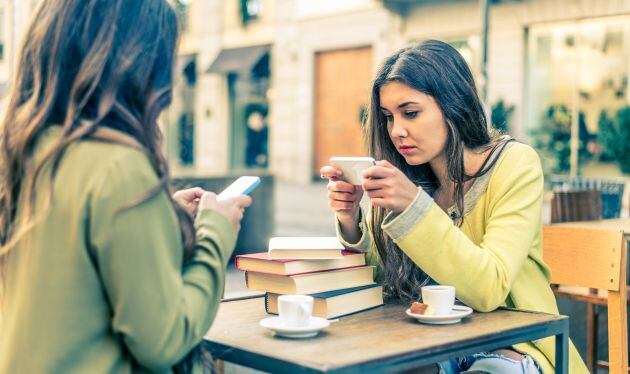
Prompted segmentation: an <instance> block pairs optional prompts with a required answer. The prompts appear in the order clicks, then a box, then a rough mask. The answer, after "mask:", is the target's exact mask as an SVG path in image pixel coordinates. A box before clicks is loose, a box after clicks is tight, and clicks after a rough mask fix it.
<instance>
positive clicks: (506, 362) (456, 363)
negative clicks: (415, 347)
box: [438, 352, 542, 374]
mask: <svg viewBox="0 0 630 374" xmlns="http://www.w3.org/2000/svg"><path fill="white" fill-rule="evenodd" d="M438 368H439V373H440V374H459V373H490V374H504V373H505V374H507V373H509V374H540V373H542V371H541V370H540V368H539V367H538V364H537V363H536V362H535V361H534V359H532V358H531V357H530V356H527V355H523V359H522V360H521V361H517V360H514V359H512V358H509V357H506V356H503V355H500V354H497V353H488V352H487V353H475V354H474V355H470V356H466V357H460V358H453V359H450V360H448V361H442V362H440V363H438Z"/></svg>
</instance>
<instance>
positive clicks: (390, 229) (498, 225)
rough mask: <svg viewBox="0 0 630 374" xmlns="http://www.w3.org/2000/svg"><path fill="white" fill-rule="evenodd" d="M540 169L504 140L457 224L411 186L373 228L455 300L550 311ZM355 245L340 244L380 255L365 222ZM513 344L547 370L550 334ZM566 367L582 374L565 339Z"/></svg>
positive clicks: (530, 153) (528, 151) (530, 154)
mask: <svg viewBox="0 0 630 374" xmlns="http://www.w3.org/2000/svg"><path fill="white" fill-rule="evenodd" d="M542 199H543V173H542V168H541V165H540V160H539V158H538V155H537V153H536V151H534V150H533V149H532V148H531V147H529V146H527V145H525V144H521V143H511V144H508V147H507V148H506V149H505V151H504V152H503V153H502V154H501V155H500V156H499V159H498V160H497V162H496V163H495V165H494V166H493V168H492V170H490V171H489V172H488V173H486V174H485V175H483V176H481V177H479V178H477V179H476V180H475V181H474V183H473V185H472V186H471V188H470V190H469V191H468V192H467V193H466V196H465V199H464V220H463V224H462V226H461V227H457V226H456V225H455V224H454V223H453V220H452V219H451V217H450V216H451V215H452V214H453V213H454V210H455V209H454V208H453V207H452V208H451V209H449V210H448V212H444V211H443V210H442V209H441V208H440V207H439V206H438V205H437V204H436V203H435V202H434V201H433V199H431V197H430V196H429V195H428V194H427V193H426V192H424V191H422V189H419V192H418V195H417V196H416V199H415V200H414V202H413V203H412V204H411V205H410V206H409V207H408V208H407V209H406V210H405V211H404V212H402V213H400V214H393V213H390V214H389V215H387V216H386V217H385V219H384V224H383V226H382V227H381V229H382V230H383V231H384V232H385V234H387V235H388V236H389V237H391V238H392V240H393V241H394V242H395V243H396V244H397V245H398V247H400V249H401V250H402V251H403V252H405V254H406V255H407V256H408V257H409V258H410V259H411V260H412V261H413V262H414V263H416V264H417V265H418V266H419V267H420V268H421V269H422V270H423V271H424V272H425V273H426V274H427V275H428V276H429V277H431V278H432V279H433V280H435V281H436V282H437V283H439V284H447V285H452V286H455V287H456V289H457V298H458V299H459V300H461V301H462V302H464V303H466V304H467V305H469V306H470V307H472V308H473V309H475V310H477V311H481V312H487V311H492V310H494V309H496V308H498V307H500V306H508V307H512V308H519V309H525V310H532V311H540V312H545V313H553V314H557V313H558V307H557V305H556V299H555V297H554V295H553V292H552V290H551V287H550V285H549V280H550V278H551V275H550V270H549V268H548V267H547V265H546V264H545V262H544V261H543V256H542V213H541V211H542ZM361 226H362V232H363V237H362V238H361V240H360V241H359V242H358V243H347V242H345V241H344V240H343V238H342V237H341V235H340V234H339V232H340V231H339V226H337V232H338V235H339V237H340V238H341V240H342V242H344V244H345V245H346V246H347V247H349V248H354V249H357V250H360V251H367V252H369V255H368V259H370V261H371V262H372V263H375V264H377V265H379V266H380V259H379V258H378V252H376V250H375V246H374V245H373V244H372V239H371V235H369V234H368V233H369V229H368V227H367V225H366V222H365V220H363V221H362V223H361ZM514 348H515V349H517V350H519V351H521V352H523V353H525V354H528V355H530V356H532V358H534V360H536V362H537V363H538V364H539V365H540V367H541V368H542V370H543V372H544V373H552V372H553V363H554V362H555V340H554V338H553V337H552V338H547V339H541V340H538V341H534V342H530V343H524V344H518V345H516V346H514ZM570 348H571V350H570V354H569V366H570V368H569V372H570V373H588V371H587V369H586V366H585V365H584V362H583V361H582V359H581V358H580V355H579V353H578V352H577V350H576V349H575V347H574V346H573V344H570Z"/></svg>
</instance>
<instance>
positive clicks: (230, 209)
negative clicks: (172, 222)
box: [199, 192, 252, 234]
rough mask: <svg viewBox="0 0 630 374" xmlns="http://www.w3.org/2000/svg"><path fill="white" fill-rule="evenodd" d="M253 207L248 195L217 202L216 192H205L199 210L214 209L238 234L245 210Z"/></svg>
mask: <svg viewBox="0 0 630 374" xmlns="http://www.w3.org/2000/svg"><path fill="white" fill-rule="evenodd" d="M250 205H252V198H251V197H249V196H246V195H240V196H235V197H231V198H229V199H225V200H217V195H216V194H215V193H214V192H205V193H204V194H203V196H201V201H200V202H199V210H205V209H212V210H214V211H216V212H218V213H219V214H221V215H223V216H224V217H225V218H227V219H228V221H230V223H231V224H232V225H233V226H234V229H235V230H236V233H237V234H238V232H239V230H240V229H241V220H242V219H243V214H244V213H245V208H247V207H248V206H250Z"/></svg>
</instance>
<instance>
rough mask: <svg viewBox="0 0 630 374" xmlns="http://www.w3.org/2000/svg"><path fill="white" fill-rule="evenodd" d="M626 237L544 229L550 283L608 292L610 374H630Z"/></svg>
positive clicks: (613, 233) (618, 233) (600, 231)
mask: <svg viewBox="0 0 630 374" xmlns="http://www.w3.org/2000/svg"><path fill="white" fill-rule="evenodd" d="M625 243H626V242H625V241H624V234H623V232H621V231H617V230H606V229H597V230H596V229H586V228H584V229H578V228H573V227H571V228H568V227H562V226H545V227H544V228H543V243H542V244H543V258H544V260H545V263H546V264H547V265H548V266H549V267H550V268H551V283H553V284H558V285H566V286H581V287H589V288H597V289H603V290H608V353H609V354H608V356H609V362H610V372H611V373H624V374H625V373H627V372H628V320H627V318H628V316H627V315H628V311H627V298H628V294H627V291H626V290H627V286H626V279H627V273H626V263H627V249H626V244H625Z"/></svg>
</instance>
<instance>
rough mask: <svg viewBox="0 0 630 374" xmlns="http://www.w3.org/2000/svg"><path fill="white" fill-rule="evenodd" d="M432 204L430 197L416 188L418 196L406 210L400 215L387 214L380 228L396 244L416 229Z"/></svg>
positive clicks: (419, 188)
mask: <svg viewBox="0 0 630 374" xmlns="http://www.w3.org/2000/svg"><path fill="white" fill-rule="evenodd" d="M432 204H433V199H432V198H431V196H429V194H427V193H426V192H424V190H423V189H422V188H421V187H418V194H417V195H416V198H415V199H414V200H413V201H412V202H411V204H409V206H408V207H407V209H405V210H404V211H403V212H402V213H394V212H390V213H388V214H387V215H386V216H385V219H384V220H383V225H382V226H381V227H382V229H383V231H385V233H386V234H387V235H388V236H389V237H390V238H392V240H393V241H394V242H397V241H398V240H401V239H402V238H404V237H405V236H407V235H408V234H409V233H410V232H411V230H413V228H414V227H416V225H417V224H418V223H419V222H420V221H421V220H422V219H423V218H424V216H425V215H426V214H427V212H428V211H429V208H431V205H432Z"/></svg>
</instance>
